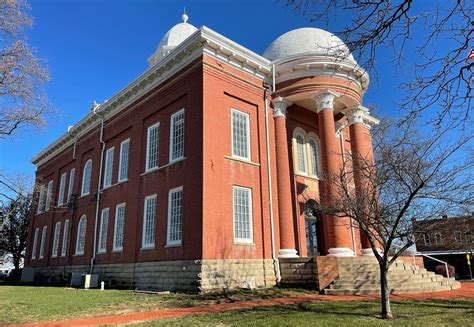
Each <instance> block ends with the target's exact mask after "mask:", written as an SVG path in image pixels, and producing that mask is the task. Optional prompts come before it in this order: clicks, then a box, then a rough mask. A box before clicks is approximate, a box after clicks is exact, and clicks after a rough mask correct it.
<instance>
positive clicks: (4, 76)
mask: <svg viewBox="0 0 474 327" xmlns="http://www.w3.org/2000/svg"><path fill="white" fill-rule="evenodd" d="M28 10H29V6H28V4H27V3H26V1H25V0H0V139H2V138H6V137H8V136H10V135H12V133H13V132H15V131H16V130H18V129H20V128H22V127H34V128H38V127H41V126H43V125H44V123H45V116H46V114H48V112H49V106H48V103H47V101H46V98H45V96H44V93H43V86H44V83H45V82H46V81H47V80H48V78H49V77H48V72H47V70H46V69H45V68H44V67H43V63H42V62H41V60H40V59H38V57H36V55H35V53H34V51H33V49H32V48H31V47H30V46H28V44H27V43H26V41H25V36H24V28H25V27H30V26H31V25H32V19H31V17H30V16H29V15H28Z"/></svg>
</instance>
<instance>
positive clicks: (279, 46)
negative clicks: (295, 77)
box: [263, 27, 356, 64]
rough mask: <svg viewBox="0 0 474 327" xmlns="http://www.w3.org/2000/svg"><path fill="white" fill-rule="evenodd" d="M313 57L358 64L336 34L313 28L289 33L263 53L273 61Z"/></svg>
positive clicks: (299, 29) (279, 38)
mask: <svg viewBox="0 0 474 327" xmlns="http://www.w3.org/2000/svg"><path fill="white" fill-rule="evenodd" d="M301 55H313V56H318V57H326V58H332V59H338V60H340V61H343V60H345V61H349V62H352V63H354V64H355V63H356V61H355V60H354V57H353V56H352V54H351V53H350V51H349V49H348V48H347V46H346V45H345V44H344V42H342V40H341V39H340V38H338V37H337V36H335V35H334V34H332V33H330V32H328V31H325V30H322V29H319V28H312V27H305V28H298V29H295V30H292V31H289V32H287V33H285V34H283V35H281V36H280V37H278V38H277V39H276V40H275V41H273V42H272V43H271V44H270V45H269V46H268V47H267V49H266V50H265V52H264V53H263V56H264V57H265V58H267V59H269V60H272V61H281V60H284V59H290V58H291V57H296V56H301Z"/></svg>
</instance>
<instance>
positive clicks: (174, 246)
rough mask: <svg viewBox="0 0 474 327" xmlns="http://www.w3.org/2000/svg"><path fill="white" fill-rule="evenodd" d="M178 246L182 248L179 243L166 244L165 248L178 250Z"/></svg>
mask: <svg viewBox="0 0 474 327" xmlns="http://www.w3.org/2000/svg"><path fill="white" fill-rule="evenodd" d="M180 246H182V244H181V243H171V244H166V245H165V248H178V247H180Z"/></svg>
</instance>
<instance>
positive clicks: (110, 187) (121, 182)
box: [101, 178, 128, 191]
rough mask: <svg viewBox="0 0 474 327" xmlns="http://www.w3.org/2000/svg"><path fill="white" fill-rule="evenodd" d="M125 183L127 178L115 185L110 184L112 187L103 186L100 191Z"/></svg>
mask: <svg viewBox="0 0 474 327" xmlns="http://www.w3.org/2000/svg"><path fill="white" fill-rule="evenodd" d="M125 182H128V178H127V179H124V180H122V181H118V182H117V183H115V184H112V185H108V186H105V187H103V188H102V190H101V191H105V190H108V189H111V188H113V187H114V186H117V185H120V184H123V183H125Z"/></svg>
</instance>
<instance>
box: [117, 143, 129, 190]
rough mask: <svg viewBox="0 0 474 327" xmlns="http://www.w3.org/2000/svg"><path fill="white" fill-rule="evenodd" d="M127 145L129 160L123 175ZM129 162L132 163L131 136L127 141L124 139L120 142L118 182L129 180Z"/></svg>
mask: <svg viewBox="0 0 474 327" xmlns="http://www.w3.org/2000/svg"><path fill="white" fill-rule="evenodd" d="M125 145H127V157H126V159H127V161H126V166H127V167H126V170H125V172H124V175H125V176H123V175H122V169H123V167H124V157H123V156H124V147H125ZM129 164H130V138H128V139H126V140H125V141H122V143H120V157H119V168H118V179H117V180H118V182H124V181H126V180H128V170H129Z"/></svg>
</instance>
